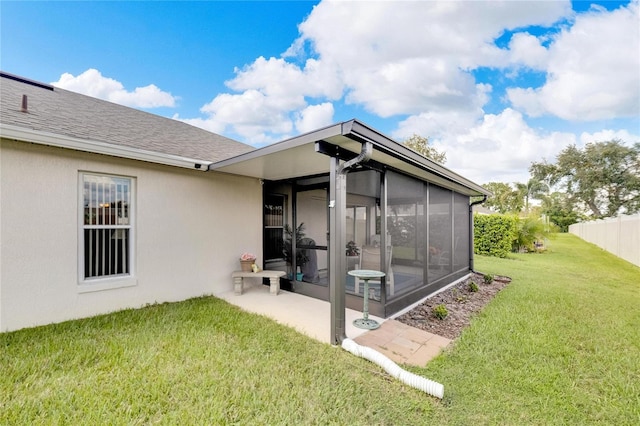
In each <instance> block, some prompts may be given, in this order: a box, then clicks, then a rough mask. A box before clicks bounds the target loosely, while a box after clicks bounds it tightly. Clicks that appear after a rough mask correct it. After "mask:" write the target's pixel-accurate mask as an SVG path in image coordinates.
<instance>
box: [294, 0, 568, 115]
mask: <svg viewBox="0 0 640 426" xmlns="http://www.w3.org/2000/svg"><path fill="white" fill-rule="evenodd" d="M569 10H570V3H569V2H511V1H506V2H498V1H495V2H491V5H490V7H488V5H487V4H486V3H483V2H402V3H397V2H323V3H320V4H319V5H317V6H316V7H315V8H314V10H313V12H312V13H311V14H310V16H309V17H308V19H307V20H306V21H305V22H303V23H302V24H301V25H300V31H301V34H302V35H301V38H300V39H299V40H297V41H296V42H295V43H294V45H293V46H292V50H294V51H296V50H299V46H300V44H302V42H301V40H303V41H307V42H309V43H310V44H311V45H312V46H313V48H314V49H315V51H316V52H317V53H318V55H319V58H320V60H321V61H327V62H331V63H332V64H334V66H335V67H336V68H337V69H339V72H338V74H339V75H341V76H342V77H343V79H344V82H345V84H346V86H347V89H348V96H347V98H346V100H347V102H350V103H356V104H361V105H363V106H364V107H365V108H366V109H367V110H368V111H370V112H373V113H374V114H377V115H380V116H382V117H389V116H392V115H399V114H419V113H423V112H425V111H429V112H434V111H435V112H444V111H456V112H458V111H460V110H467V109H469V108H471V109H475V108H476V106H477V104H478V103H479V102H480V101H481V100H482V99H484V97H483V93H482V92H480V93H479V92H478V91H477V86H476V84H475V81H474V79H473V77H472V76H471V75H470V74H469V73H468V72H467V70H469V69H473V68H475V67H478V66H501V65H506V64H507V63H508V61H509V54H508V51H506V50H503V49H499V48H498V47H497V46H496V45H495V43H494V40H495V39H496V38H497V37H499V36H500V34H501V33H502V32H503V31H504V30H505V29H514V28H518V27H520V26H525V25H534V24H535V25H548V24H551V23H553V22H555V21H557V20H558V19H560V18H561V17H562V16H565V15H567V14H568V13H569ZM294 47H295V48H294Z"/></svg>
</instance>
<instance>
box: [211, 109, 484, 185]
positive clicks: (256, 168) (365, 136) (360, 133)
mask: <svg viewBox="0 0 640 426" xmlns="http://www.w3.org/2000/svg"><path fill="white" fill-rule="evenodd" d="M365 141H368V142H371V144H372V145H373V155H372V158H371V162H372V163H373V164H375V165H377V166H378V167H382V168H390V169H395V170H398V171H401V172H404V173H406V174H409V175H411V176H414V177H416V178H419V179H421V180H425V181H429V182H433V183H435V184H438V185H440V186H443V187H445V188H449V189H453V190H455V191H457V192H460V193H462V194H465V195H471V196H472V195H489V192H488V191H487V190H486V189H484V188H483V187H482V186H480V185H478V184H476V183H474V182H472V181H470V180H468V179H466V178H464V177H463V176H460V175H459V174H457V173H455V172H453V171H451V170H449V169H447V168H446V167H444V166H442V165H440V164H437V163H435V162H433V161H431V160H429V159H427V158H424V157H423V156H421V155H419V154H417V153H415V152H414V151H412V150H410V149H408V148H406V147H404V146H403V145H401V144H399V143H397V142H395V141H394V140H392V139H390V138H388V137H387V136H385V135H383V134H381V133H379V132H377V131H376V130H374V129H372V128H371V127H369V126H367V125H365V124H363V123H361V122H359V121H357V120H351V121H345V122H342V123H337V124H334V125H332V126H328V127H325V128H323V129H319V130H316V131H314V132H310V133H306V134H304V135H300V136H297V137H294V138H291V139H288V140H285V141H282V142H279V143H277V144H273V145H270V146H266V147H264V148H260V149H257V150H255V151H251V152H248V153H246V154H242V155H239V156H236V157H233V158H229V159H227V160H223V161H220V162H217V163H214V164H211V165H210V166H209V170H213V171H217V172H223V173H231V174H236V175H242V176H251V177H255V178H260V179H265V180H283V179H293V178H298V177H303V176H312V175H318V174H324V173H329V170H330V159H329V157H328V156H327V153H329V154H333V153H338V154H339V156H341V157H342V158H343V159H348V158H347V157H350V156H355V155H357V154H359V153H360V151H361V148H362V143H363V142H365Z"/></svg>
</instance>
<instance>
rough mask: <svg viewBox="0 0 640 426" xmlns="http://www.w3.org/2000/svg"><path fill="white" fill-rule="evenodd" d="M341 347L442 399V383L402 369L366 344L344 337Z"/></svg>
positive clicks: (416, 387) (402, 380) (404, 381)
mask: <svg viewBox="0 0 640 426" xmlns="http://www.w3.org/2000/svg"><path fill="white" fill-rule="evenodd" d="M342 349H344V350H346V351H347V352H351V353H352V354H354V355H356V356H359V357H360V358H364V359H367V360H369V361H371V362H373V363H374V364H376V365H379V366H380V367H382V368H383V369H384V370H385V371H386V372H387V373H388V374H389V375H391V376H393V377H395V378H396V379H398V380H400V381H401V382H403V383H405V384H407V385H409V386H411V387H413V388H415V389H418V390H421V391H423V392H425V393H426V394H429V395H431V396H435V397H436V398H440V399H442V398H443V397H444V385H442V384H440V383H438V382H434V381H433V380H429V379H426V378H424V377H421V376H418V375H417V374H413V373H411V372H409V371H406V370H403V369H402V368H400V366H398V364H396V363H395V362H393V361H392V360H390V359H389V358H387V357H386V356H384V355H383V354H381V353H380V352H378V351H376V350H375V349H372V348H369V347H367V346H361V345H359V344H357V343H356V342H354V341H353V340H351V339H344V340H343V341H342Z"/></svg>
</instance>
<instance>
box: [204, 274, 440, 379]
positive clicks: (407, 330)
mask: <svg viewBox="0 0 640 426" xmlns="http://www.w3.org/2000/svg"><path fill="white" fill-rule="evenodd" d="M216 296H217V297H219V298H221V299H223V300H226V301H227V302H229V303H231V304H232V305H235V306H238V307H240V308H241V309H244V310H246V311H248V312H253V313H257V314H261V315H264V316H266V317H269V318H271V319H273V320H275V321H276V322H278V323H280V324H284V325H287V326H290V327H292V328H294V329H296V330H297V331H299V332H300V333H303V334H305V335H307V336H309V337H311V338H313V339H316V340H319V341H320V342H323V343H331V339H330V335H331V330H330V328H331V306H330V304H329V302H326V301H323V300H318V299H314V298H312V297H308V296H304V295H301V294H297V293H292V292H288V291H282V290H281V291H280V294H279V295H277V296H274V295H271V294H270V293H269V287H268V286H265V285H261V284H257V283H256V284H248V285H245V289H244V292H243V294H242V295H236V294H235V293H234V292H233V291H229V292H225V293H222V294H217V295H216ZM345 314H346V334H347V337H349V338H350V339H353V340H355V341H356V342H357V343H358V344H360V345H363V346H369V347H371V348H373V349H375V350H377V351H378V352H380V353H382V354H384V355H385V356H387V357H388V358H390V359H391V360H393V361H395V362H397V363H399V364H409V365H416V366H424V365H425V364H426V363H427V362H429V361H430V360H431V359H432V358H434V357H436V356H437V355H438V354H439V353H440V352H441V351H442V350H443V349H444V348H446V347H447V346H448V345H449V344H450V343H451V340H449V339H446V338H444V337H442V336H437V335H435V334H432V333H428V332H426V331H423V330H419V329H417V328H413V327H410V326H408V325H406V324H403V323H401V322H399V321H395V320H392V319H387V320H385V319H383V318H379V317H376V316H373V315H369V318H371V319H375V320H376V321H378V322H379V323H380V324H381V326H380V328H378V329H376V330H363V329H360V328H356V327H355V326H354V325H353V321H354V320H355V319H358V318H362V312H358V311H354V310H352V309H347V310H346V313H345Z"/></svg>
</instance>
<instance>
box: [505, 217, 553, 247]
mask: <svg viewBox="0 0 640 426" xmlns="http://www.w3.org/2000/svg"><path fill="white" fill-rule="evenodd" d="M548 236H549V230H548V227H547V225H545V224H544V222H542V220H540V219H539V218H536V217H532V216H528V217H521V218H518V221H517V225H516V232H515V236H514V239H513V246H512V251H513V252H516V253H517V252H536V251H537V250H536V247H535V243H536V241H538V240H543V239H545V238H547V237H548Z"/></svg>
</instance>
